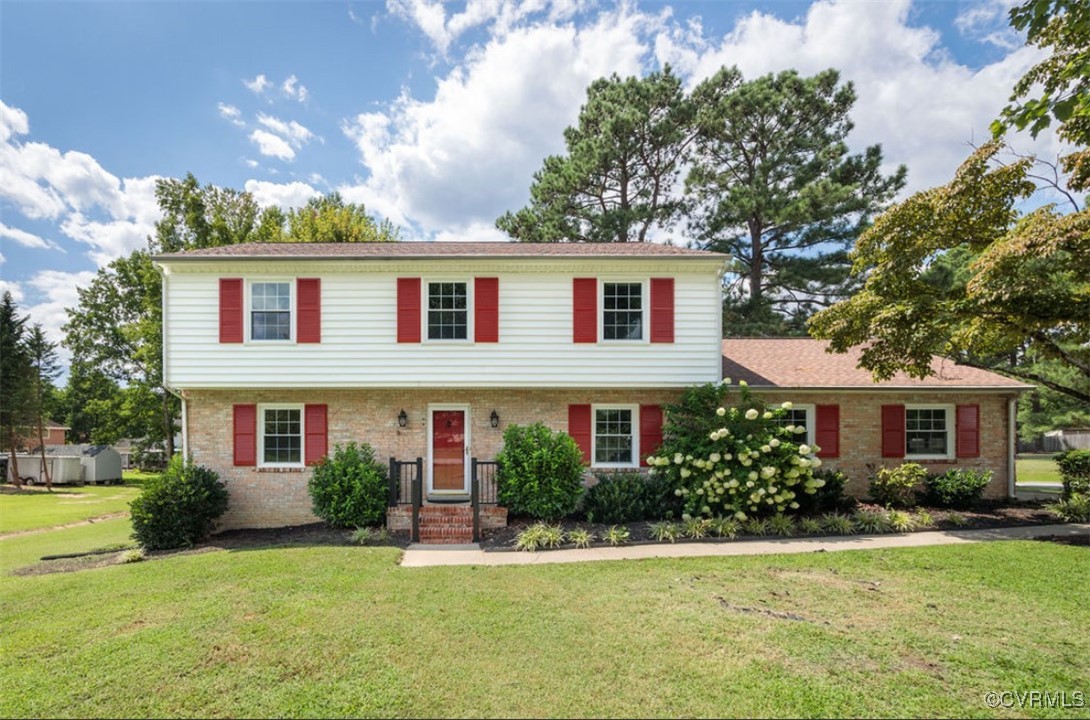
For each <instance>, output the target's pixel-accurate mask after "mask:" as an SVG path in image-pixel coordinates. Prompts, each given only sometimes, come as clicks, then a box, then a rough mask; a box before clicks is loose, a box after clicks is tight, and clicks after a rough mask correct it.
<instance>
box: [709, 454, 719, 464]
mask: <svg viewBox="0 0 1090 720" xmlns="http://www.w3.org/2000/svg"><path fill="white" fill-rule="evenodd" d="M708 459H709V460H711V461H712V462H713V463H717V462H719V461H720V460H722V459H723V458H722V456H721V455H720V454H719V453H712V454H711V455H709V456H708Z"/></svg>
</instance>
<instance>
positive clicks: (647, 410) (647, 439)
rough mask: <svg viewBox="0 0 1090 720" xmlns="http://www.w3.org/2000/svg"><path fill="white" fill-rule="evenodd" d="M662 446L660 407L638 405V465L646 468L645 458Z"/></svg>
mask: <svg viewBox="0 0 1090 720" xmlns="http://www.w3.org/2000/svg"><path fill="white" fill-rule="evenodd" d="M661 446H662V407H661V406H659V405H640V465H642V466H643V467H647V459H646V458H647V456H648V455H654V454H655V453H656V452H658V449H659V447H661Z"/></svg>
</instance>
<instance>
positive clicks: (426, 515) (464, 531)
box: [386, 504, 507, 545]
mask: <svg viewBox="0 0 1090 720" xmlns="http://www.w3.org/2000/svg"><path fill="white" fill-rule="evenodd" d="M412 512H413V511H412V506H410V505H398V506H396V507H391V508H389V509H387V511H386V527H388V528H389V529H390V531H391V532H406V531H411V530H412V522H413V515H412ZM480 519H481V529H485V528H499V527H505V526H506V525H507V508H504V507H497V506H495V505H483V506H481V508H480ZM420 542H421V543H426V544H432V545H460V544H464V543H471V542H473V508H472V507H471V506H470V505H468V504H465V505H424V506H422V507H421V508H420Z"/></svg>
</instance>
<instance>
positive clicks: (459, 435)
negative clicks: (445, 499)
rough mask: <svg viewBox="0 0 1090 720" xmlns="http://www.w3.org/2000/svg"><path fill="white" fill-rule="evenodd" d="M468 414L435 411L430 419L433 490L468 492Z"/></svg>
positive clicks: (459, 411) (460, 411) (454, 411)
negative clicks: (466, 482) (466, 483)
mask: <svg viewBox="0 0 1090 720" xmlns="http://www.w3.org/2000/svg"><path fill="white" fill-rule="evenodd" d="M465 463H466V414H465V411H463V410H436V411H434V412H433V413H432V416H431V486H432V490H462V491H464V490H465V489H466V485H465V479H466V464H465Z"/></svg>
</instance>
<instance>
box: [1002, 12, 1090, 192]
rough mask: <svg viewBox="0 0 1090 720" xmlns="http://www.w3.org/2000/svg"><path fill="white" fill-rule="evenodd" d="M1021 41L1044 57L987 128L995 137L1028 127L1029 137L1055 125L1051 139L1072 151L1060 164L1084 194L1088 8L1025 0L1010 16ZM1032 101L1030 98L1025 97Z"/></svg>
mask: <svg viewBox="0 0 1090 720" xmlns="http://www.w3.org/2000/svg"><path fill="white" fill-rule="evenodd" d="M1010 17H1011V25H1012V26H1013V27H1014V29H1015V30H1019V31H1023V32H1026V34H1027V37H1026V42H1027V44H1029V45H1030V46H1032V47H1036V48H1040V49H1043V50H1047V51H1049V52H1050V54H1049V55H1048V56H1047V57H1045V59H1043V60H1041V62H1039V63H1037V64H1036V65H1034V66H1033V67H1032V68H1030V69H1029V71H1028V72H1027V73H1026V74H1025V75H1024V76H1022V78H1021V79H1020V80H1019V81H1018V82H1017V83H1016V84H1015V86H1014V92H1013V93H1012V94H1011V98H1010V99H1011V102H1010V104H1009V105H1007V107H1006V108H1004V109H1003V112H1002V114H1001V116H1000V118H999V119H998V120H996V121H995V122H994V123H993V124H992V130H993V132H994V133H995V135H996V137H997V138H998V137H1000V136H1002V135H1003V134H1004V133H1005V132H1006V131H1007V129H1008V128H1010V127H1011V126H1014V127H1016V128H1018V129H1019V130H1024V129H1026V128H1029V131H1030V134H1032V135H1033V137H1037V135H1038V134H1039V133H1040V132H1041V131H1043V130H1045V129H1046V128H1048V127H1050V126H1051V124H1052V121H1053V120H1055V121H1056V122H1057V124H1058V125H1059V129H1058V131H1057V135H1059V137H1060V138H1062V139H1064V140H1066V141H1067V142H1069V143H1071V144H1072V145H1074V146H1075V148H1076V149H1075V151H1074V152H1072V153H1070V154H1068V155H1067V156H1066V157H1064V158H1062V159H1061V165H1062V166H1063V169H1064V170H1065V171H1066V172H1067V173H1069V174H1070V178H1069V180H1068V185H1069V186H1070V187H1071V188H1072V189H1074V190H1090V4H1088V3H1087V2H1086V1H1085V0H1027V2H1024V3H1023V4H1022V5H1019V6H1018V7H1015V8H1014V9H1012V10H1011V12H1010ZM1031 96H1032V97H1031Z"/></svg>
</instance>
